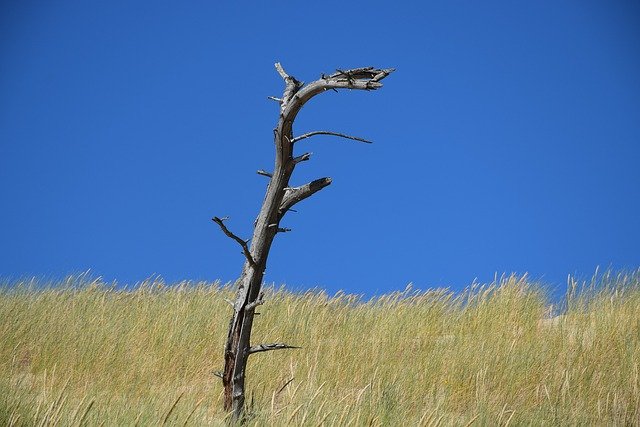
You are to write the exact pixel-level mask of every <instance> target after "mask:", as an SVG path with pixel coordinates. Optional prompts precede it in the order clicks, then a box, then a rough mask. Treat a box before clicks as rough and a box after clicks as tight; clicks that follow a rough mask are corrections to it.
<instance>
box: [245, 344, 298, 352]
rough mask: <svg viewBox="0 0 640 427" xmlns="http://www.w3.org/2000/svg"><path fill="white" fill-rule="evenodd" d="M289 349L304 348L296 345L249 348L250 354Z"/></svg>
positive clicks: (255, 346) (267, 345)
mask: <svg viewBox="0 0 640 427" xmlns="http://www.w3.org/2000/svg"><path fill="white" fill-rule="evenodd" d="M288 348H302V347H296V346H294V345H289V344H284V343H274V344H260V345H252V346H251V347H249V354H254V353H260V352H263V351H271V350H285V349H288Z"/></svg>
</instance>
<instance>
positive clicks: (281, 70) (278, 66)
mask: <svg viewBox="0 0 640 427" xmlns="http://www.w3.org/2000/svg"><path fill="white" fill-rule="evenodd" d="M275 66H276V70H277V71H278V74H280V77H282V78H283V79H284V80H287V79H288V78H290V76H289V74H287V72H286V71H285V70H284V68H282V64H280V63H279V62H276V65H275Z"/></svg>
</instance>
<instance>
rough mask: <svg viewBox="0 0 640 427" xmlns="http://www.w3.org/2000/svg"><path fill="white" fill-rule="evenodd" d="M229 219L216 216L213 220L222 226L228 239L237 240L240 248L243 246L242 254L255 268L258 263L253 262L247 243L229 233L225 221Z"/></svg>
mask: <svg viewBox="0 0 640 427" xmlns="http://www.w3.org/2000/svg"><path fill="white" fill-rule="evenodd" d="M227 219H229V218H228V217H223V218H218V217H217V216H214V217H213V218H211V220H212V221H213V222H215V223H216V224H218V225H219V226H220V228H221V229H222V232H223V233H224V234H226V235H227V236H228V237H230V238H231V239H233V240H235V241H236V242H238V244H239V245H240V246H242V252H243V253H244V256H245V258H247V261H248V262H249V264H251V265H252V266H254V267H255V265H256V263H255V261H254V260H253V257H252V256H251V252H249V246H247V241H244V240H242V239H241V238H239V237H238V236H236V235H235V234H233V233H232V232H231V231H229V229H228V228H227V226H226V225H224V221H225V220H227Z"/></svg>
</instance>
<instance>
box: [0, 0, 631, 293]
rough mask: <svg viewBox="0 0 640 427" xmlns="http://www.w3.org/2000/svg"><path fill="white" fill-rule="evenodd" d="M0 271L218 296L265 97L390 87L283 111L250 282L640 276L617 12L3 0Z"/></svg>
mask: <svg viewBox="0 0 640 427" xmlns="http://www.w3.org/2000/svg"><path fill="white" fill-rule="evenodd" d="M0 14H1V15H0V34H1V36H0V206H1V208H0V275H2V276H4V277H7V276H9V277H18V276H23V275H33V274H35V275H44V276H63V275H64V274H66V273H71V272H78V271H83V270H86V269H92V271H93V273H94V274H95V275H102V276H104V277H105V278H106V279H107V280H114V279H115V280H118V281H119V282H120V283H134V282H136V281H139V280H142V279H144V278H145V277H148V276H150V275H151V274H154V273H156V274H160V275H162V276H163V277H164V278H165V279H166V280H168V281H175V280H179V279H222V280H223V281H227V280H232V279H234V278H235V277H236V276H237V275H238V273H239V271H240V269H241V265H242V262H243V257H242V255H241V254H240V250H239V248H238V247H237V245H236V244H235V243H234V242H232V241H231V240H229V239H228V238H227V237H225V236H224V235H223V234H222V233H221V232H220V230H219V229H218V228H217V226H216V225H215V224H213V223H212V222H211V220H210V218H211V217H212V216H213V215H219V216H224V215H229V216H231V220H230V221H229V222H228V225H229V227H230V228H231V229H232V230H234V231H235V232H236V233H237V234H240V235H242V236H246V237H249V236H250V235H251V227H252V223H253V219H254V218H255V216H256V215H257V212H258V210H259V207H260V203H261V202H262V199H263V195H264V190H265V187H266V183H267V179H266V178H264V177H261V176H258V175H256V174H255V170H256V169H270V168H271V166H272V164H273V143H272V129H273V127H274V125H275V123H276V120H277V114H278V106H277V105H276V104H275V103H274V102H272V101H269V100H267V96H270V95H273V96H278V95H280V94H281V92H282V89H283V82H282V80H281V79H280V77H279V76H278V74H277V73H276V72H275V70H274V69H273V63H274V62H275V61H276V60H277V61H281V62H282V63H283V65H284V66H285V68H286V69H287V71H289V72H290V73H291V74H293V75H295V76H296V77H298V78H299V79H301V80H304V81H311V80H313V79H315V78H318V77H319V75H320V73H323V72H324V73H330V72H332V71H333V70H334V69H335V68H350V67H361V66H377V67H396V68H397V72H396V73H395V74H393V75H392V76H391V77H389V78H388V79H387V80H385V87H384V88H383V89H382V90H380V91H377V92H370V93H362V92H340V93H333V92H330V93H325V94H323V95H321V96H319V97H317V98H315V99H314V100H313V101H312V103H310V104H309V105H308V106H307V107H306V108H305V109H304V110H303V112H302V113H301V115H300V117H299V120H298V122H297V126H296V127H295V129H296V130H297V133H303V132H306V131H311V130H333V131H337V132H345V133H351V134H355V135H359V136H362V137H365V138H370V139H373V140H375V143H374V144H373V145H366V144H360V143H356V142H350V141H345V140H340V139H335V138H329V137H316V138H313V139H310V140H307V141H305V142H304V143H300V144H301V145H302V146H301V149H302V150H305V151H306V150H310V151H313V152H314V157H313V158H312V161H310V162H307V163H304V164H302V165H300V167H299V168H298V171H297V175H295V176H294V179H293V182H292V184H303V183H305V182H306V181H308V180H310V179H314V178H318V177H322V176H330V177H332V178H333V180H334V181H333V184H332V185H331V186H330V187H328V188H326V189H325V190H323V191H322V192H320V193H318V194H317V195H316V196H314V197H313V198H311V199H309V200H307V201H305V202H303V203H301V204H300V205H298V210H299V213H297V214H290V215H289V217H288V218H287V219H285V221H284V222H283V225H286V226H288V227H290V228H292V229H293V230H294V231H293V232H292V233H288V234H286V235H279V236H278V238H277V240H276V242H275V245H274V248H273V250H272V252H271V257H270V263H269V266H268V269H267V281H269V282H276V283H277V284H280V283H286V284H288V285H289V286H292V287H296V288H305V287H312V286H320V287H323V288H326V289H328V290H329V291H331V292H332V291H336V290H338V289H345V290H347V291H350V292H364V293H367V294H372V293H376V292H377V293H380V292H385V291H389V290H394V289H403V288H404V287H405V285H406V284H407V283H408V282H413V283H414V284H415V285H416V286H418V287H421V288H428V287H433V286H440V285H445V286H451V287H452V288H454V289H459V288H462V287H465V286H467V285H469V284H470V283H471V282H472V281H473V280H474V278H477V279H478V280H480V281H490V280H491V279H492V278H493V276H494V274H495V273H498V274H501V273H505V272H506V273H510V272H518V273H524V272H529V273H530V274H531V275H532V276H533V277H534V278H539V279H542V280H543V281H545V282H546V283H549V284H552V285H558V286H562V285H563V284H564V283H565V280H566V276H567V274H569V273H578V274H581V275H584V276H589V275H590V274H592V273H593V271H594V270H595V268H596V266H598V265H600V266H602V267H612V268H614V269H619V268H637V267H638V266H640V247H639V242H640V221H639V220H638V218H640V213H639V212H640V6H639V5H638V3H637V2H631V1H628V2H624V1H620V2H608V1H598V2H596V1H566V2H558V1H536V2H513V1H500V2H476V1H467V2H460V1H441V2H404V3H401V2H398V4H393V2H377V1H369V2H366V3H362V2H341V1H340V2H334V1H322V2H293V1H280V2H254V3H252V2H217V1H213V2H212V1H209V2H204V1H203V2H182V3H174V2H157V1H156V2H137V1H122V2H120V1H113V2H91V1H75V2H70V1H58V2H31V1H9V2H4V3H3V6H2V10H1V11H0Z"/></svg>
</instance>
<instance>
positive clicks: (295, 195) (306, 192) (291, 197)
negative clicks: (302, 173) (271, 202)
mask: <svg viewBox="0 0 640 427" xmlns="http://www.w3.org/2000/svg"><path fill="white" fill-rule="evenodd" d="M329 184H331V178H320V179H316V180H315V181H311V182H310V183H308V184H305V185H303V186H300V187H288V188H286V189H285V193H284V196H283V197H282V202H281V203H280V209H279V210H278V212H279V213H280V217H282V215H284V213H285V212H287V211H288V210H289V209H291V208H292V207H293V205H295V204H296V203H298V202H300V201H302V200H304V199H306V198H307V197H309V196H311V195H312V194H314V193H317V192H318V191H320V190H322V189H323V188H324V187H326V186H328V185H329Z"/></svg>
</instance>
